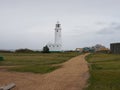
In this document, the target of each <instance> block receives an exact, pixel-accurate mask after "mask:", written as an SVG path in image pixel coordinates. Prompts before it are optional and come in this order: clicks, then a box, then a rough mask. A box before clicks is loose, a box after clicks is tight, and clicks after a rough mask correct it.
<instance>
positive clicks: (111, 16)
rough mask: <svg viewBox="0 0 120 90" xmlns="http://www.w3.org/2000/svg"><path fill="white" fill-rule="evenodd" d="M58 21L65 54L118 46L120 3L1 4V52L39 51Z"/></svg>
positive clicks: (18, 0) (44, 0)
mask: <svg viewBox="0 0 120 90" xmlns="http://www.w3.org/2000/svg"><path fill="white" fill-rule="evenodd" d="M57 21H59V22H60V23H61V28H62V42H63V49H65V50H66V49H75V48H79V47H86V46H93V45H95V44H102V45H105V46H106V47H108V48H109V44H110V43H112V42H120V35H119V33H120V0H0V49H19V48H29V49H42V48H43V46H45V45H46V44H47V43H48V42H52V43H53V42H54V28H55V24H56V22H57Z"/></svg>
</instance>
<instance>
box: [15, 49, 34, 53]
mask: <svg viewBox="0 0 120 90" xmlns="http://www.w3.org/2000/svg"><path fill="white" fill-rule="evenodd" d="M15 52H16V53H32V52H34V51H33V50H30V49H18V50H15Z"/></svg>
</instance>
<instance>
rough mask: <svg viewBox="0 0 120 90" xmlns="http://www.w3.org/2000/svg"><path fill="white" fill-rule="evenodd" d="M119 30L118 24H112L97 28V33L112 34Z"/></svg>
mask: <svg viewBox="0 0 120 90" xmlns="http://www.w3.org/2000/svg"><path fill="white" fill-rule="evenodd" d="M119 32H120V25H117V24H112V25H111V26H109V27H105V28H103V29H101V30H99V31H98V32H97V33H98V34H114V33H119Z"/></svg>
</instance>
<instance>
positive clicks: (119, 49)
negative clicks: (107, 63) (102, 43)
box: [110, 43, 120, 54]
mask: <svg viewBox="0 0 120 90" xmlns="http://www.w3.org/2000/svg"><path fill="white" fill-rule="evenodd" d="M110 51H111V53H114V54H120V43H111V44H110Z"/></svg>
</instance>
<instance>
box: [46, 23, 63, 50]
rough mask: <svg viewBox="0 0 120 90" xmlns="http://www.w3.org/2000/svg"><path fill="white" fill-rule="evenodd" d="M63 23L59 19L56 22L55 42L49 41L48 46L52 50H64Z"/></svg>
mask: <svg viewBox="0 0 120 90" xmlns="http://www.w3.org/2000/svg"><path fill="white" fill-rule="evenodd" d="M61 30H62V29H61V24H60V23H59V21H58V22H57V23H56V24H55V42H54V43H48V44H47V47H48V48H49V51H51V52H60V51H62V35H61Z"/></svg>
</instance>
